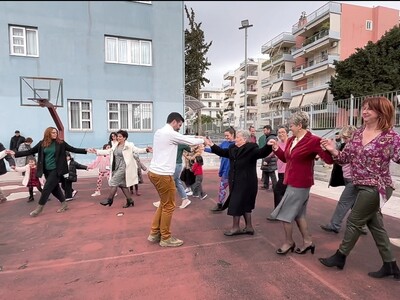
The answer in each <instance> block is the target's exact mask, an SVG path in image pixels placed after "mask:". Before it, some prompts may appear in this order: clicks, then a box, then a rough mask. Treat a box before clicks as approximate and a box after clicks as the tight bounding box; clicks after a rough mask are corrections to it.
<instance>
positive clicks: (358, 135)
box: [334, 127, 400, 207]
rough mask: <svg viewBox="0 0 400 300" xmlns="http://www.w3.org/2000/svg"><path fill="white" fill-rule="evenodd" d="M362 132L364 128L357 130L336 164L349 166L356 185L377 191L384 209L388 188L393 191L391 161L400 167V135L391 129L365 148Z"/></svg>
mask: <svg viewBox="0 0 400 300" xmlns="http://www.w3.org/2000/svg"><path fill="white" fill-rule="evenodd" d="M363 131H364V127H362V128H360V129H358V130H357V131H356V132H355V133H354V135H353V138H352V139H351V141H350V142H349V143H347V144H346V146H345V147H344V149H343V150H342V151H340V152H339V155H338V156H337V157H335V158H334V160H335V161H337V162H338V163H341V164H345V163H350V166H351V169H352V172H353V184H354V185H367V186H376V187H378V191H379V195H380V206H381V207H382V206H383V205H384V204H385V203H386V201H387V199H386V187H387V186H390V187H392V188H394V185H393V182H392V177H391V175H390V170H389V166H390V161H391V160H392V161H394V162H395V163H400V135H399V134H398V133H396V132H395V131H394V130H392V129H390V130H387V131H385V132H382V133H381V134H379V135H378V136H377V137H375V138H374V139H373V140H372V141H370V142H369V143H368V144H366V145H365V146H363V145H362V133H363Z"/></svg>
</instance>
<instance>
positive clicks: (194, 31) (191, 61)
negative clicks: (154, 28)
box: [185, 5, 212, 99]
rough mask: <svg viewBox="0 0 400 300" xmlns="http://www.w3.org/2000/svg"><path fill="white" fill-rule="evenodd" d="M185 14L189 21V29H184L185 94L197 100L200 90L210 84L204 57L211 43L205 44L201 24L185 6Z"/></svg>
mask: <svg viewBox="0 0 400 300" xmlns="http://www.w3.org/2000/svg"><path fill="white" fill-rule="evenodd" d="M185 12H186V17H187V18H188V21H189V24H188V26H189V29H185V93H186V95H190V96H193V97H195V98H196V99H199V98H200V88H201V87H202V86H203V87H204V86H205V83H209V82H210V80H209V79H207V78H205V77H204V74H205V73H206V71H207V70H208V67H209V66H211V63H210V62H209V61H208V59H207V57H206V55H207V52H208V50H209V49H210V47H211V45H212V41H211V42H209V43H206V42H205V38H204V31H203V30H202V29H201V24H202V23H201V22H200V23H197V22H196V21H195V13H194V11H193V8H190V12H189V10H188V8H187V7H186V5H185Z"/></svg>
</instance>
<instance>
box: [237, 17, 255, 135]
mask: <svg viewBox="0 0 400 300" xmlns="http://www.w3.org/2000/svg"><path fill="white" fill-rule="evenodd" d="M241 24H242V27H239V30H241V29H244V129H245V128H247V127H246V126H247V28H249V27H253V25H250V24H249V20H243V21H242V22H241Z"/></svg>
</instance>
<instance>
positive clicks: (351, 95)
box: [349, 94, 354, 125]
mask: <svg viewBox="0 0 400 300" xmlns="http://www.w3.org/2000/svg"><path fill="white" fill-rule="evenodd" d="M353 116H354V96H353V94H350V124H349V125H353Z"/></svg>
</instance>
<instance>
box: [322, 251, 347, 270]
mask: <svg viewBox="0 0 400 300" xmlns="http://www.w3.org/2000/svg"><path fill="white" fill-rule="evenodd" d="M319 261H320V263H321V264H323V265H324V266H327V267H330V268H331V267H337V268H338V269H340V270H342V269H343V267H344V265H345V264H346V255H344V254H342V253H341V252H340V251H339V250H337V251H336V253H335V254H333V255H332V256H330V257H327V258H319Z"/></svg>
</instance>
